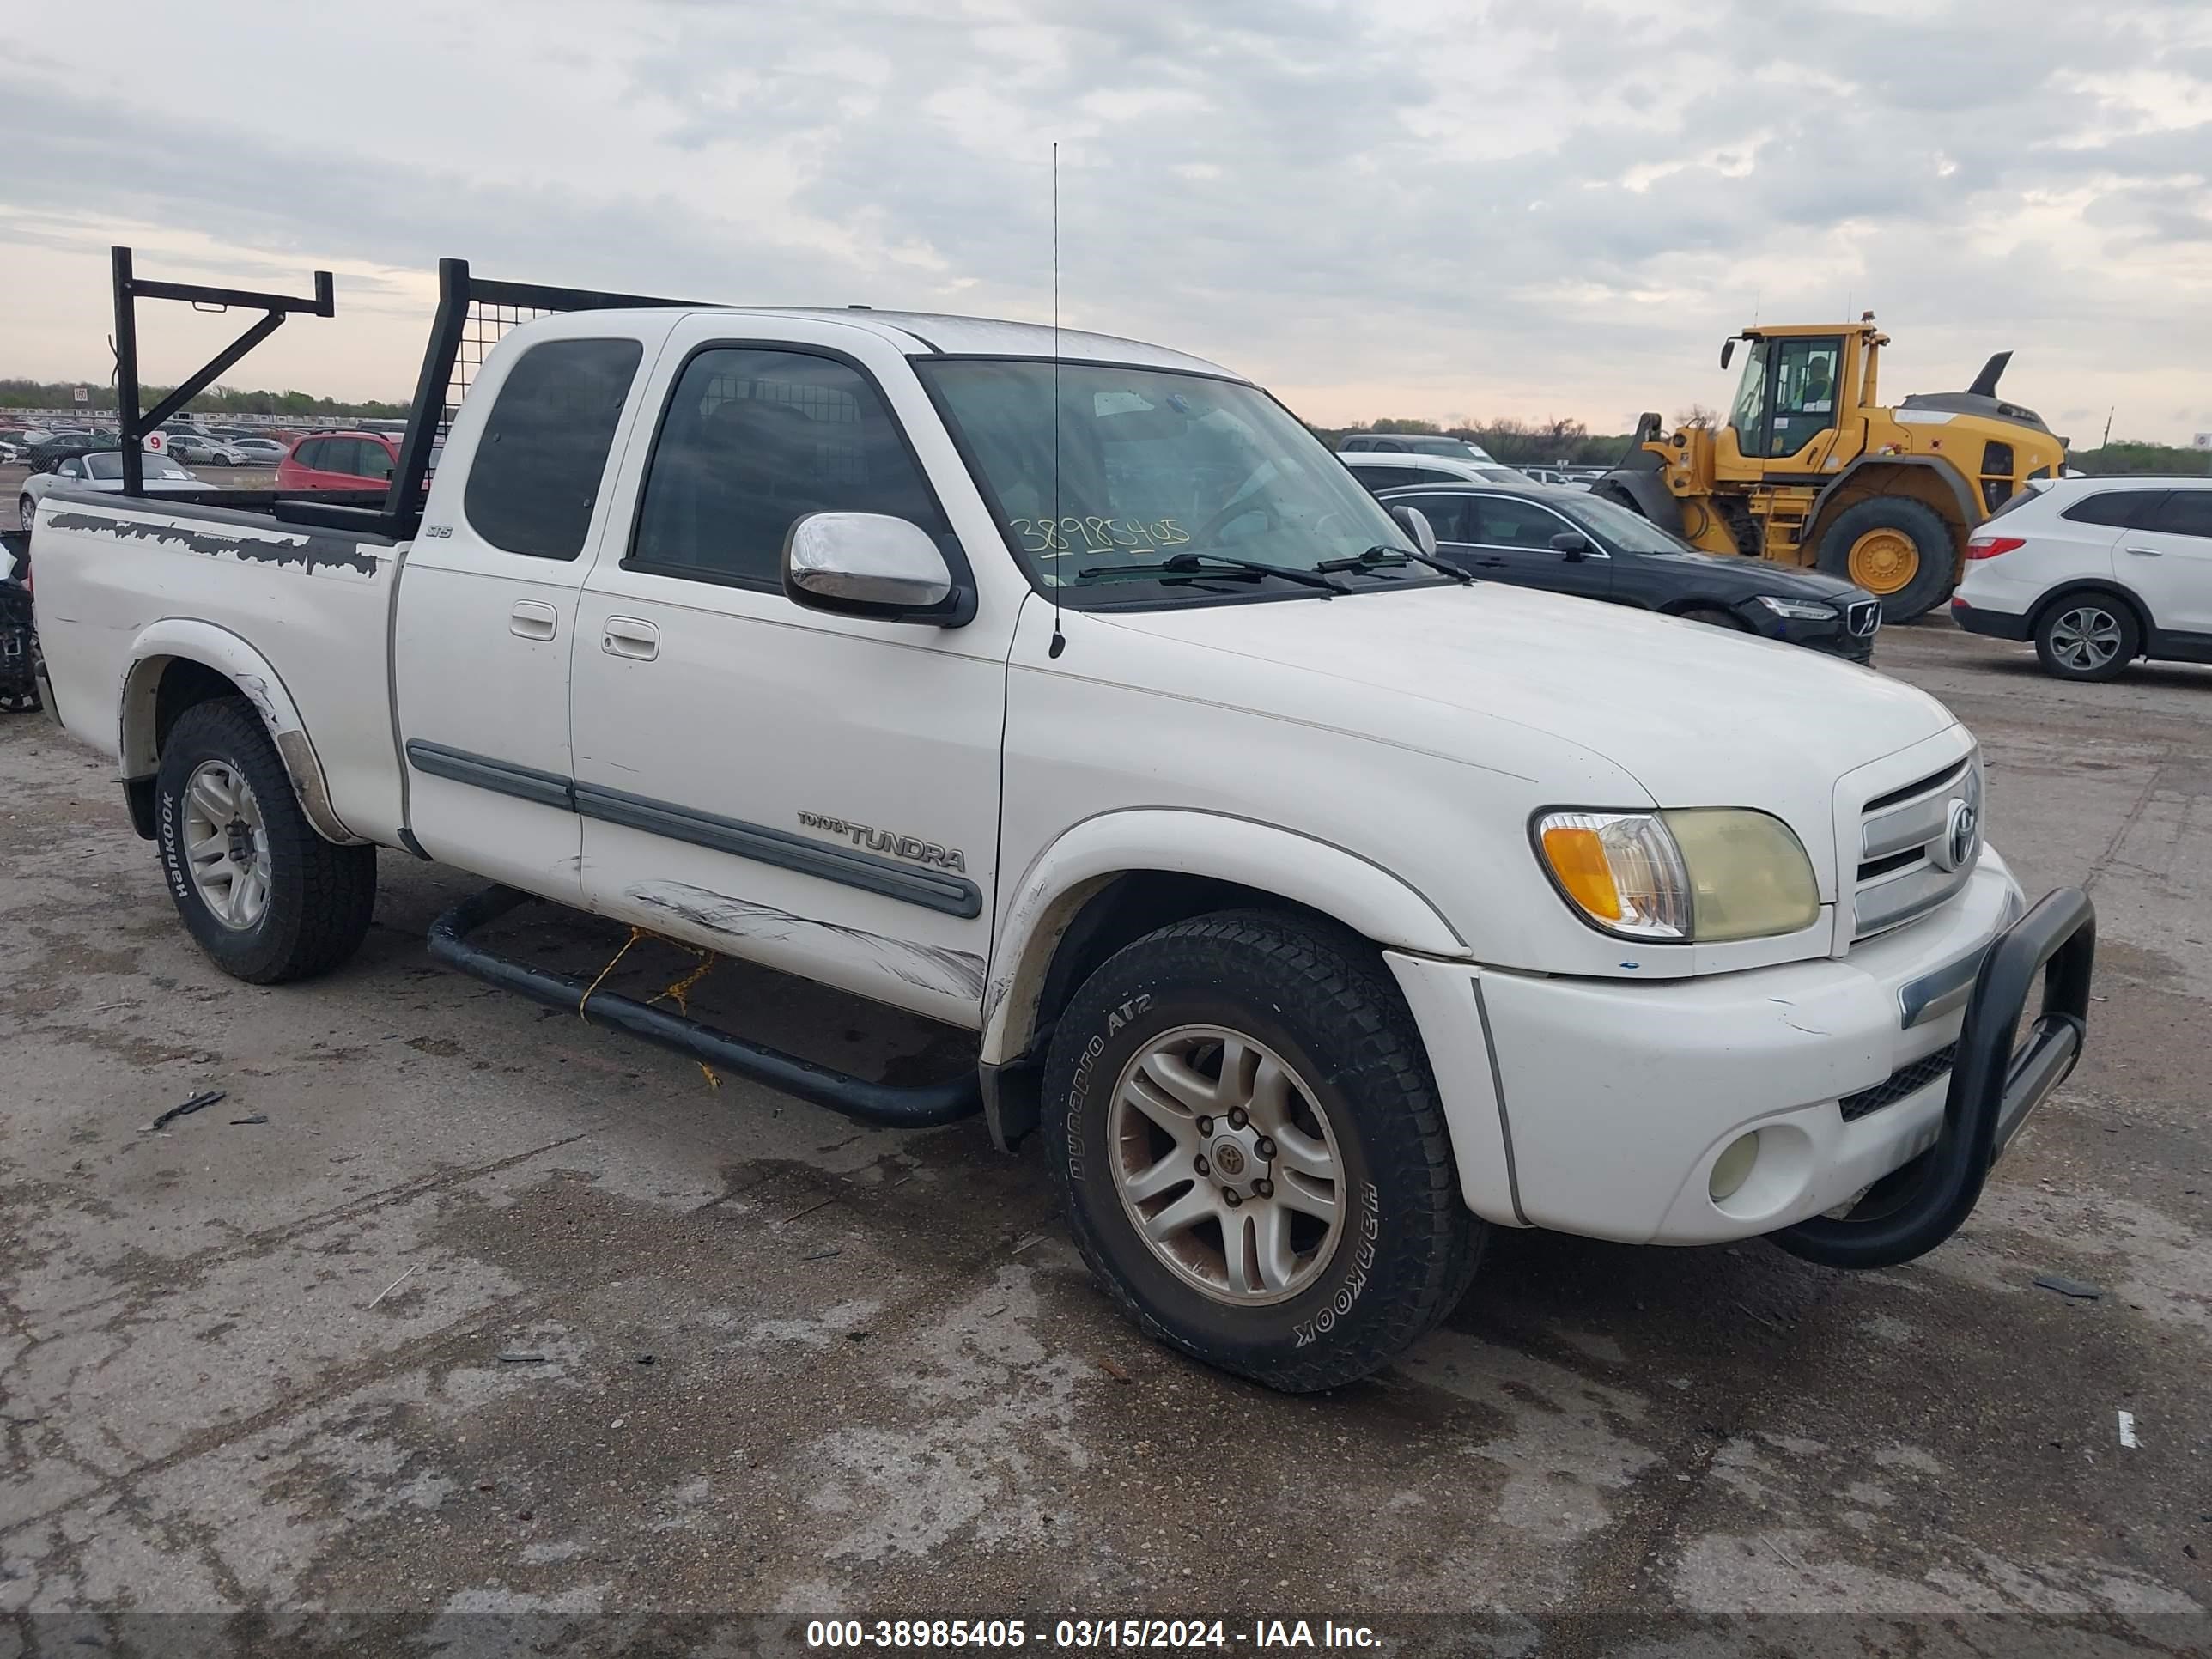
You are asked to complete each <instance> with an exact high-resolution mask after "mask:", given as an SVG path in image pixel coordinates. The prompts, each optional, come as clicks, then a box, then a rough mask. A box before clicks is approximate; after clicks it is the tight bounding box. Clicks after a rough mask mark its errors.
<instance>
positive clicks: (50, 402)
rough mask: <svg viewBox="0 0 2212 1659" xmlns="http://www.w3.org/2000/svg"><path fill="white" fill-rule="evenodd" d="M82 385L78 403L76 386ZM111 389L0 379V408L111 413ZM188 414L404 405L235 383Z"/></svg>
mask: <svg viewBox="0 0 2212 1659" xmlns="http://www.w3.org/2000/svg"><path fill="white" fill-rule="evenodd" d="M79 386H82V387H84V388H85V391H86V393H87V396H86V399H85V401H84V402H83V403H79V402H77V401H76V393H77V388H78V387H79ZM169 391H170V388H169V387H167V386H144V387H142V388H141V389H140V394H139V395H140V398H141V401H142V402H143V403H144V404H146V405H148V406H149V407H150V406H151V405H152V404H155V403H156V402H158V401H159V400H160V399H161V398H164V397H166V396H167V394H168V392H169ZM115 407H116V404H115V388H114V387H113V386H95V385H93V384H92V383H90V382H88V381H84V380H0V409H81V410H84V411H85V413H87V414H88V415H92V414H108V415H112V414H113V413H114V412H115ZM185 413H186V414H188V415H216V416H223V415H338V416H350V417H352V418H354V419H356V420H404V419H405V418H406V416H407V405H406V404H387V403H380V402H378V401H376V400H375V399H374V398H369V399H367V400H365V401H363V400H348V399H346V398H318V397H315V396H314V395H313V393H311V392H249V391H245V390H241V389H240V388H238V387H234V386H211V387H210V388H209V389H208V390H207V391H205V392H201V393H200V395H199V396H198V397H197V398H193V399H192V400H191V402H190V403H188V404H185Z"/></svg>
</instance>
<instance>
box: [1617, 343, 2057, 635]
mask: <svg viewBox="0 0 2212 1659" xmlns="http://www.w3.org/2000/svg"><path fill="white" fill-rule="evenodd" d="M1738 342H1741V343H1744V344H1745V345H1747V346H1748V347H1749V348H1750V349H1749V350H1748V351H1747V353H1746V354H1745V356H1746V359H1747V361H1746V362H1745V363H1744V366H1743V378H1742V380H1741V381H1740V382H1739V383H1738V385H1737V387H1736V394H1735V403H1734V404H1732V405H1731V406H1730V408H1729V415H1728V419H1727V421H1726V422H1725V423H1723V424H1722V425H1719V426H1717V427H1711V428H1708V427H1702V426H1699V427H1689V428H1682V429H1680V430H1677V431H1674V432H1672V433H1668V432H1667V431H1665V429H1664V428H1663V427H1662V424H1661V422H1660V419H1659V417H1658V416H1656V415H1646V416H1644V417H1643V418H1642V419H1641V420H1640V421H1638V422H1637V428H1636V447H1635V448H1633V449H1632V450H1631V451H1630V452H1629V454H1628V456H1627V459H1626V460H1624V461H1623V462H1622V463H1621V465H1619V466H1618V467H1615V468H1614V469H1613V471H1610V472H1608V473H1607V474H1606V475H1605V476H1604V477H1601V478H1600V479H1598V480H1597V482H1596V483H1595V484H1593V485H1592V486H1591V488H1592V489H1593V491H1594V492H1595V494H1597V495H1601V496H1604V497H1606V498H1607V499H1609V500H1612V501H1618V502H1620V504H1621V505H1622V506H1624V507H1632V508H1633V509H1634V510H1636V511H1637V512H1638V513H1643V514H1644V517H1645V518H1647V519H1650V520H1651V521H1652V522H1653V523H1655V524H1656V525H1658V526H1660V527H1661V528H1662V529H1664V530H1668V531H1672V532H1674V534H1675V535H1678V536H1680V537H1681V538H1683V539H1684V540H1685V541H1686V542H1689V543H1691V544H1692V545H1693V546H1696V547H1699V548H1702V549H1704V550H1705V551H1706V552H1709V553H1741V554H1746V555H1748V556H1751V557H1753V558H1762V559H1773V560H1776V561H1777V562H1780V563H1783V564H1796V565H1812V566H1816V567H1818V568H1820V569H1822V570H1825V571H1827V572H1828V573H1829V574H1832V575H1837V576H1843V577H1846V578H1848V579H1849V580H1851V581H1854V582H1856V583H1857V584H1858V585H1859V586H1861V587H1863V588H1865V589H1866V590H1867V591H1868V592H1870V593H1874V594H1875V595H1877V596H1879V597H1880V599H1881V602H1882V607H1881V608H1882V615H1883V617H1884V619H1885V620H1887V621H1889V622H1904V621H1906V620H1908V619H1909V618H1911V617H1917V616H1919V615H1920V614H1921V613H1922V612H1923V611H1929V610H1932V609H1934V608H1935V607H1936V605H1941V604H1942V602H1943V601H1944V599H1947V598H1948V596H1949V594H1950V592H1951V589H1952V588H1953V587H1954V586H1956V584H1957V582H1958V580H1959V572H1960V561H1961V560H1962V559H1963V557H1964V556H1965V553H1966V538H1967V537H1968V536H1969V535H1971V534H1972V532H1973V531H1974V529H1975V527H1976V526H1978V525H1980V524H1982V523H1983V522H1984V520H1987V519H1988V518H1989V517H1990V514H1992V513H1995V512H1996V510H1997V509H1998V508H1999V507H2002V506H2003V505H2004V504H2005V503H2006V502H2007V501H2010V500H2011V499H2012V498H2013V496H2014V495H2017V494H2018V493H2019V492H2020V491H2021V489H2025V488H2026V487H2027V481H2028V480H2029V479H2031V478H2055V477H2058V476H2059V472H2060V470H2061V469H2062V468H2063V465H2065V460H2066V441H2065V440H2064V439H2063V438H2060V437H2057V436H2054V435H2052V433H2051V428H2048V427H2046V426H2045V425H2044V423H2043V421H2042V418H2041V417H2040V416H2038V415H2037V414H2036V413H2035V412H2034V411H2033V410H2028V409H2022V408H2021V406H2020V405H2019V404H2013V403H2008V402H2006V401H2005V400H2004V399H2002V398H1999V397H1998V396H1997V395H1996V391H1997V379H1998V377H1999V376H2000V375H2002V374H2003V373H2004V368H2005V365H2006V363H2008V362H2010V361H2011V358H2012V354H2011V353H2010V352H2009V351H2001V352H1999V353H1997V354H1996V356H1994V357H1991V358H1990V360H1989V362H1988V363H1987V364H1985V365H1984V367H1983V369H1982V372H1981V373H1980V374H1978V375H1977V376H1975V378H1974V383H1973V385H1972V386H1970V387H1968V388H1967V389H1966V391H1964V392H1933V393H1925V394H1921V395H1917V396H1914V397H1910V398H1905V401H1904V402H1903V403H1901V404H1898V405H1897V406H1896V407H1895V408H1894V409H1892V408H1888V407H1886V406H1885V405H1883V404H1881V403H1880V402H1879V401H1878V400H1877V390H1876V380H1877V376H1876V369H1877V367H1878V363H1879V360H1880V358H1881V349H1882V347H1884V346H1886V345H1887V344H1888V343H1889V337H1888V336H1887V335H1886V334H1883V333H1881V332H1880V331H1877V330H1876V329H1875V324H1874V313H1872V312H1868V313H1866V314H1865V315H1864V316H1863V317H1862V318H1861V319H1860V320H1859V321H1857V322H1856V323H1840V324H1837V323H1828V324H1819V323H1808V324H1802V325H1794V326H1790V327H1786V328H1749V329H1746V330H1745V331H1743V332H1742V333H1741V334H1736V335H1731V336H1730V337H1729V339H1728V340H1727V342H1726V343H1723V345H1722V347H1721V367H1722V368H1727V367H1728V366H1729V362H1730V360H1731V359H1732V358H1733V356H1734V355H1735V349H1736V345H1737V343H1738Z"/></svg>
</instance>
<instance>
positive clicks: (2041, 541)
mask: <svg viewBox="0 0 2212 1659" xmlns="http://www.w3.org/2000/svg"><path fill="white" fill-rule="evenodd" d="M1951 619H1952V620H1953V621H1954V622H1955V623H1958V624H1959V626H1960V627H1961V628H1963V629H1966V631H1967V632H1968V633H1970V634H1986V635H1989V636H1990V638H1992V639H1999V640H2033V641H2035V654H2036V655H2037V657H2039V659H2041V660H2042V663H2043V666H2044V670H2045V672H2046V673H2051V674H2055V675H2057V677H2058V678H2061V679H2067V680H2108V679H2110V678H2112V676H2114V675H2115V674H2117V673H2118V672H2119V671H2121V670H2122V669H2124V668H2125V667H2126V666H2127V665H2129V664H2130V662H2133V661H2134V660H2135V659H2136V658H2137V657H2150V658H2156V659H2162V660H2166V661H2170V662H2212V478H2062V479H2058V480H2057V481H2055V482H2053V483H2046V484H2044V485H2042V486H2041V487H2039V488H2037V489H2034V491H2033V494H2030V495H2019V496H2015V497H2014V499H2013V500H2012V501H2011V502H2010V503H2008V505H2007V506H2006V507H2003V508H2002V510H2001V511H1999V512H1998V513H1996V516H1994V517H1993V518H1991V519H1990V520H1989V521H1988V522H1987V523H1986V524H1984V525H1983V526H1982V527H1981V528H1980V529H1979V530H1978V531H1976V532H1974V534H1973V536H1972V539H1970V540H1969V541H1968V542H1967V543H1966V577H1965V579H1964V580H1961V581H1960V584H1959V589H1958V592H1956V593H1955V594H1954V596H1953V597H1952V600H1951Z"/></svg>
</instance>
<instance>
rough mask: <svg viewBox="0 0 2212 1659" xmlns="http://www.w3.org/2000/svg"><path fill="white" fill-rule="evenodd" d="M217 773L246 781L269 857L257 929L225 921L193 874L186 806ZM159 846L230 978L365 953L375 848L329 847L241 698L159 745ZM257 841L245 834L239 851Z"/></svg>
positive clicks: (191, 719)
mask: <svg viewBox="0 0 2212 1659" xmlns="http://www.w3.org/2000/svg"><path fill="white" fill-rule="evenodd" d="M210 767H213V768H216V769H220V775H228V776H230V777H232V778H234V779H236V780H240V781H243V784H244V785H245V787H246V789H247V790H250V792H251V798H252V810H253V815H254V816H255V817H258V820H259V823H258V836H259V840H260V842H261V843H262V844H263V845H264V848H265V853H264V855H263V857H262V860H261V876H262V883H263V889H264V897H263V898H262V900H261V902H260V903H259V906H258V914H257V915H255V916H254V919H253V920H252V922H251V923H250V924H249V925H244V926H235V925H229V924H227V923H226V922H225V921H223V920H222V918H220V917H218V916H217V915H216V913H215V911H214V910H213V909H212V908H210V902H209V900H208V898H207V896H205V894H204V891H203V889H202V884H200V883H197V882H196V881H195V880H194V879H193V877H192V874H191V848H190V847H189V846H188V844H187V820H188V818H189V817H191V808H190V807H189V805H188V803H187V800H186V795H187V793H188V791H189V789H190V787H191V783H192V781H193V779H194V777H195V776H196V775H207V774H206V773H205V771H204V769H208V768H210ZM154 810H155V820H154V823H155V829H154V834H155V847H156V848H157V849H158V851H159V853H160V855H161V875H162V878H163V879H164V880H165V881H166V882H167V884H168V888H169V896H170V898H171V899H173V901H174V902H175V903H176V907H177V914H178V915H180V916H182V917H183V918H184V921H185V927H189V928H190V929H191V933H192V937H193V938H194V939H197V940H198V941H199V945H200V948H201V949H202V950H204V951H206V952H207V953H208V955H209V956H210V957H213V958H214V960H215V963H216V966H217V967H219V968H221V969H222V970H223V972H225V973H227V974H229V975H233V976H234V977H235V978H238V979H242V980H248V981H252V982H253V983H254V984H257V985H276V984H282V983H283V982H284V981H288V980H296V979H309V978H312V977H313V976H314V975H317V974H325V973H328V972H329V971H330V970H331V969H333V968H336V967H337V966H338V965H339V964H340V963H343V962H344V961H345V960H346V959H347V958H348V957H350V956H352V955H353V953H354V952H355V951H357V950H358V949H360V948H361V942H362V939H363V938H364V937H365V936H366V935H367V934H368V922H369V916H370V914H371V912H372V911H373V910H374V908H375V905H376V849H375V848H374V847H340V846H337V845H335V844H334V843H332V842H327V841H325V840H324V839H323V838H322V837H321V836H319V835H317V834H316V833H315V830H314V827H313V825H312V824H310V823H308V822H307V814H306V813H304V812H302V811H301V810H300V802H299V799H298V797H296V796H295V795H294V794H293V793H292V781H291V779H290V777H289V775H287V774H286V773H285V770H284V763H283V761H282V760H280V759H279V758H278V757H277V754H276V744H275V743H274V742H273V741H271V739H270V736H269V731H268V728H267V727H266V726H263V725H262V723H261V719H260V716H259V715H258V714H255V713H254V710H253V706H252V704H251V703H249V702H246V700H245V699H244V698H242V697H223V698H218V699H216V700H214V701H211V702H202V703H195V704H194V705H193V706H192V707H191V708H187V709H186V710H185V712H184V713H183V714H181V715H179V717H178V719H177V723H176V725H175V726H173V728H171V730H170V732H169V734H168V737H167V738H166V739H165V740H164V741H163V743H162V744H161V769H160V771H159V773H158V774H157V775H156V777H155V809H154ZM251 839H252V836H250V835H249V836H245V837H242V838H241V842H240V845H241V847H242V846H243V845H244V844H245V842H246V841H249V840H251Z"/></svg>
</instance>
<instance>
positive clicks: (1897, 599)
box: [1819, 495, 1958, 623]
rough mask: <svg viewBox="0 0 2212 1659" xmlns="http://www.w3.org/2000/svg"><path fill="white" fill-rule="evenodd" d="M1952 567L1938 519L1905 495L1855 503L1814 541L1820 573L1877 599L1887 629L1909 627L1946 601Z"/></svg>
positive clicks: (1946, 534)
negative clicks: (1900, 625) (1897, 625)
mask: <svg viewBox="0 0 2212 1659" xmlns="http://www.w3.org/2000/svg"><path fill="white" fill-rule="evenodd" d="M1957 562H1958V550H1957V549H1956V548H1955V547H1954V545H1953V544H1952V536H1951V526H1949V525H1948V524H1946V523H1945V522H1944V520H1943V515H1942V513H1938V512H1937V511H1936V509H1935V508H1934V507H1929V505H1928V504H1927V503H1926V502H1924V501H1914V500H1912V499H1911V497H1910V496H1905V495H1880V496H1876V497H1875V499H1874V500H1872V501H1861V502H1860V503H1859V504H1858V505H1857V507H1850V508H1848V509H1846V510H1845V511H1844V513H1840V514H1839V515H1838V517H1837V519H1836V521H1835V523H1833V524H1832V525H1830V526H1828V531H1827V533H1826V535H1824V536H1822V537H1821V538H1820V559H1819V563H1820V568H1821V569H1822V570H1824V571H1826V573H1827V574H1829V575H1831V576H1840V577H1842V578H1843V579H1844V580H1845V581H1848V582H1852V583H1855V584H1857V586H1860V587H1863V588H1864V589H1866V591H1867V592H1869V593H1871V594H1873V595H1874V596H1875V598H1876V599H1880V600H1881V615H1882V620H1883V621H1884V622H1888V623H1903V622H1911V620H1912V619H1913V618H1914V617H1918V616H1924V615H1925V614H1926V613H1927V612H1929V611H1933V610H1934V609H1935V608H1936V606H1937V605H1941V604H1942V603H1943V601H1944V600H1945V599H1948V598H1949V597H1950V594H1951V589H1952V588H1953V587H1954V586H1955V585H1956V584H1957V580H1958V577H1957V574H1956V571H1957Z"/></svg>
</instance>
